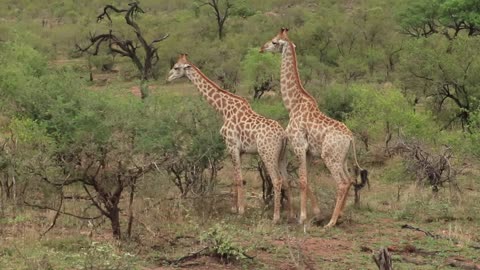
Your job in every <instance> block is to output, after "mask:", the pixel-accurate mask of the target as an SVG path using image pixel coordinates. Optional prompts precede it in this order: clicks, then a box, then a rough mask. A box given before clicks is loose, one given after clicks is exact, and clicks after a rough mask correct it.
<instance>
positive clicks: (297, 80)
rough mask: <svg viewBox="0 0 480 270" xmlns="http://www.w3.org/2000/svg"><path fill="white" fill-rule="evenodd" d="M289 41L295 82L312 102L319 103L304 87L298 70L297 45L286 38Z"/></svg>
mask: <svg viewBox="0 0 480 270" xmlns="http://www.w3.org/2000/svg"><path fill="white" fill-rule="evenodd" d="M286 41H287V42H288V46H290V49H291V50H292V57H293V66H294V75H295V82H296V83H297V86H298V87H299V89H300V91H301V92H302V93H303V94H304V95H305V96H307V97H308V98H309V99H310V100H311V101H312V102H314V103H315V104H317V101H316V100H315V98H313V96H312V95H311V94H310V93H308V92H307V90H305V88H303V85H302V82H301V81H300V75H299V72H298V63H297V52H296V51H295V46H294V45H293V42H291V41H290V40H289V39H288V38H287V39H286Z"/></svg>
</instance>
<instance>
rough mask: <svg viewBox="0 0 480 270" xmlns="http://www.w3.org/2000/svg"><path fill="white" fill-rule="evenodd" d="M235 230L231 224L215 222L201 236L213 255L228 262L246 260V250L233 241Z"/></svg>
mask: <svg viewBox="0 0 480 270" xmlns="http://www.w3.org/2000/svg"><path fill="white" fill-rule="evenodd" d="M233 231H234V228H232V227H231V226H228V225H225V224H223V223H222V224H215V225H214V226H213V227H212V228H210V229H209V230H208V231H206V232H204V233H203V234H202V235H201V236H200V240H201V241H202V242H205V243H206V244H207V245H208V247H209V251H210V253H211V254H212V255H215V256H218V257H219V258H220V259H222V260H224V261H226V262H229V261H241V260H245V259H247V256H246V255H245V250H244V249H243V248H242V247H240V246H238V245H237V244H235V243H234V242H233V238H232V232H233Z"/></svg>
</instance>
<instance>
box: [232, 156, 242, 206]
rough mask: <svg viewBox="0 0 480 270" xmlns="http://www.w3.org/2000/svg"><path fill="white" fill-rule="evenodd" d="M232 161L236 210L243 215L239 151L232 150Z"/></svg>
mask: <svg viewBox="0 0 480 270" xmlns="http://www.w3.org/2000/svg"><path fill="white" fill-rule="evenodd" d="M232 162H233V170H234V174H235V190H236V194H235V195H236V210H237V211H238V214H240V215H243V213H245V191H244V189H243V179H242V171H241V157H240V151H238V150H234V151H232Z"/></svg>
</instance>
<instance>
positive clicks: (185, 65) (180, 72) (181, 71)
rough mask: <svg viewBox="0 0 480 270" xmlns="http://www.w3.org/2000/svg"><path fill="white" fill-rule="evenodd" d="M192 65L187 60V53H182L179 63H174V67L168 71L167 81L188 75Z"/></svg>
mask: <svg viewBox="0 0 480 270" xmlns="http://www.w3.org/2000/svg"><path fill="white" fill-rule="evenodd" d="M191 67H192V66H191V65H190V63H189V62H188V60H187V54H186V53H181V54H180V55H179V56H178V60H177V63H175V65H173V67H172V69H171V70H170V71H169V72H168V78H167V82H171V81H173V80H176V79H179V78H182V77H184V76H187V72H188V71H189V70H190V69H191Z"/></svg>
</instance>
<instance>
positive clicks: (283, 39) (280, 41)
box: [260, 27, 289, 53]
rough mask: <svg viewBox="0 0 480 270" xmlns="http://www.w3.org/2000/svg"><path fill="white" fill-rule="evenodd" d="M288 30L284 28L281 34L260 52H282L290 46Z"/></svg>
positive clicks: (266, 44)
mask: <svg viewBox="0 0 480 270" xmlns="http://www.w3.org/2000/svg"><path fill="white" fill-rule="evenodd" d="M287 34H288V28H285V27H282V29H280V32H279V33H278V34H277V35H276V36H275V37H273V38H272V39H271V40H269V41H268V42H267V43H265V44H264V45H263V46H262V48H260V52H261V53H263V52H282V51H283V48H284V46H285V45H286V44H288V42H289V39H288V35H287Z"/></svg>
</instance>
